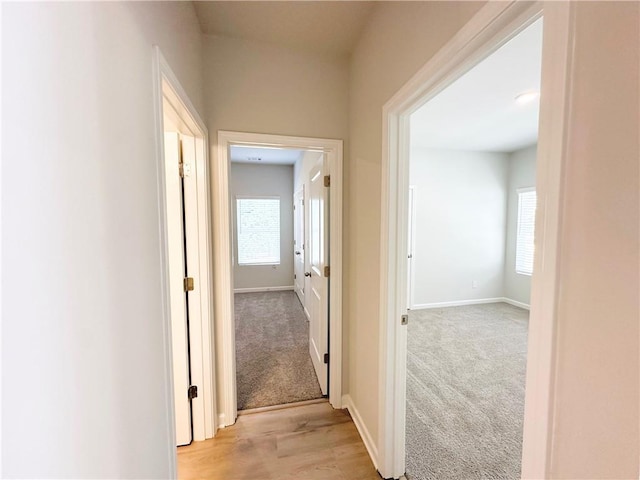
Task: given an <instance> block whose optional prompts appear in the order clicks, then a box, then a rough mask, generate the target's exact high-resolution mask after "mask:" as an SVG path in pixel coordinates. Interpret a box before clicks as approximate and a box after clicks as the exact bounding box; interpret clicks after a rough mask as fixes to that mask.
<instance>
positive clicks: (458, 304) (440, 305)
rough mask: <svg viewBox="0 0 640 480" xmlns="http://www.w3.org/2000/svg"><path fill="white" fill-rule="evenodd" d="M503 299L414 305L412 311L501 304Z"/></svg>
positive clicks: (479, 299)
mask: <svg viewBox="0 0 640 480" xmlns="http://www.w3.org/2000/svg"><path fill="white" fill-rule="evenodd" d="M502 301H503V299H502V297H496V298H478V299H476V300H458V301H455V302H438V303H420V304H417V305H412V306H411V310H426V309H427V308H444V307H461V306H463V305H480V304H482V303H499V302H502Z"/></svg>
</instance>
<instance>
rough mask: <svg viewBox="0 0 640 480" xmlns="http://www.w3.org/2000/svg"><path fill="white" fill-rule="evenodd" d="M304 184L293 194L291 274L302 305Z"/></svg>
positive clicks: (303, 302) (303, 304)
mask: <svg viewBox="0 0 640 480" xmlns="http://www.w3.org/2000/svg"><path fill="white" fill-rule="evenodd" d="M304 216H305V215H304V185H303V186H302V188H301V189H300V190H298V191H297V192H296V193H295V194H294V195H293V250H294V252H293V274H294V288H295V291H296V293H297V294H298V298H299V299H300V303H301V304H302V306H303V307H304V306H305V298H304V283H305V282H304V279H305V276H304V258H305V255H304V249H305V244H304Z"/></svg>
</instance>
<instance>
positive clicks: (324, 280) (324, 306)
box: [306, 155, 329, 395]
mask: <svg viewBox="0 0 640 480" xmlns="http://www.w3.org/2000/svg"><path fill="white" fill-rule="evenodd" d="M309 185H310V186H309V249H308V255H309V272H306V273H307V274H309V276H310V278H309V280H310V282H309V285H310V288H309V290H308V291H307V295H306V301H307V304H308V310H309V315H310V317H309V353H310V354H311V360H312V361H313V367H314V368H315V371H316V374H317V376H318V382H319V383H320V389H321V390H322V394H323V395H326V394H327V376H328V374H327V367H328V364H327V363H325V354H328V352H329V350H328V343H329V342H328V340H329V318H328V317H329V308H328V307H329V302H328V297H329V295H328V294H329V288H328V287H329V279H328V277H327V276H325V267H328V265H329V263H328V261H329V258H328V255H327V253H328V241H327V240H328V238H329V237H328V233H329V232H328V228H326V225H328V222H327V219H328V213H329V208H328V206H329V205H328V201H327V198H328V191H327V188H326V187H325V186H324V155H323V156H321V157H320V159H319V160H318V162H317V163H316V165H315V166H314V167H313V168H312V169H311V172H310V173H309Z"/></svg>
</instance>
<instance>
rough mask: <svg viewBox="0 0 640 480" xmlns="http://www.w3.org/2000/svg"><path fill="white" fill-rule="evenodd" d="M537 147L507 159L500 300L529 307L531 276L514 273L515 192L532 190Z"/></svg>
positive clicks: (534, 181)
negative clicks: (506, 200)
mask: <svg viewBox="0 0 640 480" xmlns="http://www.w3.org/2000/svg"><path fill="white" fill-rule="evenodd" d="M536 155H537V146H536V145H533V146H531V147H528V148H524V149H521V150H518V151H516V152H513V153H512V154H511V155H510V156H509V180H508V204H507V243H506V252H505V265H504V295H503V296H504V297H506V298H509V299H511V300H515V301H516V302H520V303H524V304H525V305H529V303H530V297H531V276H530V275H522V274H521V273H516V236H517V233H518V189H519V188H525V187H535V186H536Z"/></svg>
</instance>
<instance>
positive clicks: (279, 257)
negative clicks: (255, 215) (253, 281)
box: [234, 195, 282, 267]
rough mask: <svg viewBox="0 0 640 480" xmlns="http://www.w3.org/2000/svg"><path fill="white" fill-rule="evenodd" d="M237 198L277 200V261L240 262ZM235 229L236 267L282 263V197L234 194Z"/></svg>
mask: <svg viewBox="0 0 640 480" xmlns="http://www.w3.org/2000/svg"><path fill="white" fill-rule="evenodd" d="M238 200H278V226H279V228H278V261H277V262H251V263H240V233H239V231H238V228H239V226H240V222H239V219H240V215H239V209H238ZM234 214H235V231H234V237H235V238H234V240H235V242H234V243H235V247H236V258H235V263H236V265H237V266H238V267H259V266H278V265H281V264H282V218H281V216H282V199H281V198H280V196H279V195H236V196H235V209H234Z"/></svg>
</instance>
